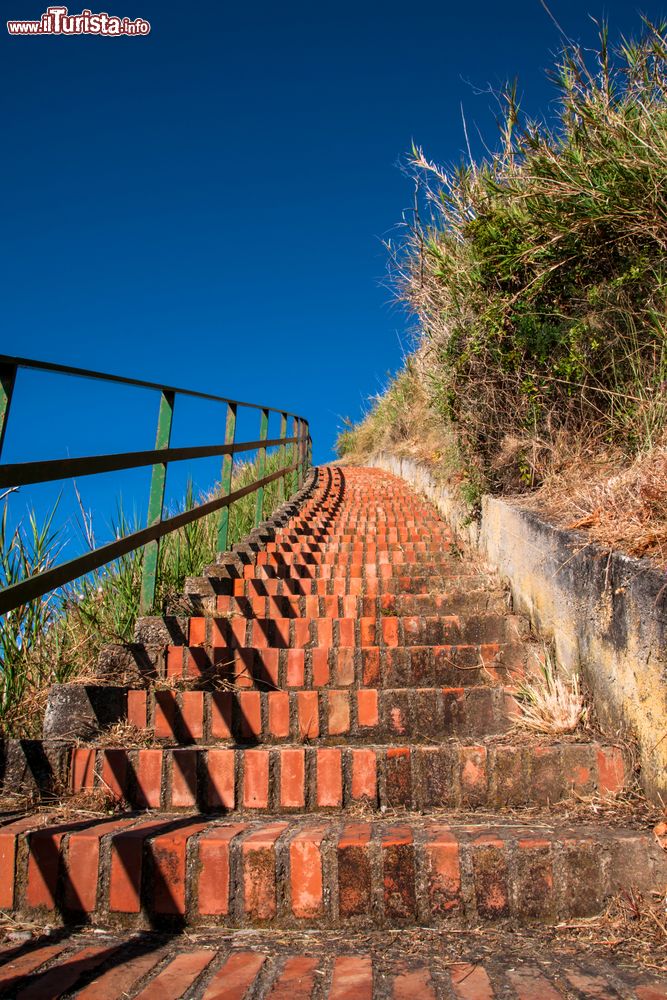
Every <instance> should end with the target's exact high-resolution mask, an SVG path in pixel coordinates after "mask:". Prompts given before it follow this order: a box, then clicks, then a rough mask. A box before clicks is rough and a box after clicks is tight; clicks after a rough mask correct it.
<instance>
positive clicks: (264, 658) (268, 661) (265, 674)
mask: <svg viewBox="0 0 667 1000" xmlns="http://www.w3.org/2000/svg"><path fill="white" fill-rule="evenodd" d="M251 652H253V653H254V650H251ZM257 661H258V664H259V666H258V671H257V677H258V679H259V680H262V681H265V682H266V683H267V684H269V685H273V687H274V688H277V687H278V676H279V672H280V650H279V649H260V650H258V651H257ZM248 679H249V680H250V678H248Z"/></svg>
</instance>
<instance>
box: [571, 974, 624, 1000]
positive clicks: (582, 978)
mask: <svg viewBox="0 0 667 1000" xmlns="http://www.w3.org/2000/svg"><path fill="white" fill-rule="evenodd" d="M565 975H566V976H567V978H568V980H569V982H570V983H572V985H573V986H574V987H576V989H577V990H581V992H582V993H583V994H584V995H585V996H586V998H589V997H590V1000H611V998H610V984H609V981H608V980H606V979H603V978H602V977H601V976H593V975H589V974H588V973H586V972H577V971H576V970H575V969H570V970H566V972H565ZM614 992H615V991H614Z"/></svg>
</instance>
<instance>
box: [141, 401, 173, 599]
mask: <svg viewBox="0 0 667 1000" xmlns="http://www.w3.org/2000/svg"><path fill="white" fill-rule="evenodd" d="M173 417H174V393H173V392H166V391H165V392H162V394H161V397H160V410H159V413H158V418H157V434H156V436H155V450H156V451H157V450H159V449H162V448H168V447H169V440H170V438H171V423H172V420H173ZM166 483H167V463H166V462H160V463H159V464H158V465H154V466H153V472H152V475H151V492H150V497H149V499H148V517H147V519H146V527H147V528H150V527H151V526H152V525H154V524H159V523H160V521H161V520H162V509H163V507H164V490H165V486H166ZM159 554H160V539H159V538H158V539H156V540H155V541H154V542H149V543H148V545H146V546H144V566H143V573H142V577H141V600H140V609H141V611H142V612H143V613H144V614H145V613H146V612H147V611H150V610H151V608H152V607H153V605H154V604H155V585H156V582H157V567H158V557H159Z"/></svg>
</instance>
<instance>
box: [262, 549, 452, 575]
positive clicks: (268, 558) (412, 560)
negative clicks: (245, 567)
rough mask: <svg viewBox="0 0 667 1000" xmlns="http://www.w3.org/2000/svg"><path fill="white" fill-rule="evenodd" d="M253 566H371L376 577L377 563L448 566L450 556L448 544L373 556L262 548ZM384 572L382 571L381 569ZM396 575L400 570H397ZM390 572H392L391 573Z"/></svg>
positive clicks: (393, 565)
mask: <svg viewBox="0 0 667 1000" xmlns="http://www.w3.org/2000/svg"><path fill="white" fill-rule="evenodd" d="M251 563H252V565H253V566H277V567H284V566H294V567H295V568H303V567H308V568H310V567H312V568H313V569H315V568H318V567H326V566H331V567H333V568H335V569H337V570H340V571H341V572H342V571H343V569H344V568H345V567H349V569H350V572H351V571H352V569H353V568H354V567H356V566H375V567H376V572H375V573H373V572H372V571H371V575H375V576H379V567H380V566H385V567H386V566H392V567H402V566H407V565H414V564H419V565H421V564H422V563H426V564H430V565H446V566H451V565H452V558H451V556H450V555H449V554H448V546H446V547H444V548H443V547H442V546H435V547H434V548H433V550H432V551H431V550H430V551H429V552H428V553H424V552H419V551H417V550H416V549H407V548H401V549H386V550H381V549H377V548H376V549H375V550H374V557H373V558H372V559H371V557H370V553H369V554H366V553H364V552H363V551H359V550H355V551H348V552H337V551H333V552H328V551H325V550H322V549H320V550H319V551H314V552H311V551H307V550H305V549H303V548H300V549H297V550H294V549H292V550H291V551H290V552H269V551H267V550H262V551H260V552H255V553H254V556H253V558H252V560H251ZM385 572H386V570H385ZM397 572H398V573H399V574H400V569H398V570H397ZM392 575H393V574H392Z"/></svg>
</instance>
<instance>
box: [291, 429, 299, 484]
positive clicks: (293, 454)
mask: <svg viewBox="0 0 667 1000" xmlns="http://www.w3.org/2000/svg"><path fill="white" fill-rule="evenodd" d="M298 426H299V424H298V421H297V418H296V417H292V437H293V438H295V437H296V436H297V434H298ZM296 456H297V442H296V441H293V442H292V444H291V445H290V463H289V464H290V465H296ZM289 478H290V496H291V495H292V494H293V493H296V489H297V486H296V484H297V471H296V469H292V471H291V472H290V474H289Z"/></svg>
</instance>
